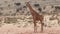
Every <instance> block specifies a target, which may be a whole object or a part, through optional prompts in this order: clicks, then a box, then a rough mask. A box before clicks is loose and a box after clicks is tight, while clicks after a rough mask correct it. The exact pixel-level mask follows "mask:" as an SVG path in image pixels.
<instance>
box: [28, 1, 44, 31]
mask: <svg viewBox="0 0 60 34" xmlns="http://www.w3.org/2000/svg"><path fill="white" fill-rule="evenodd" d="M27 6H28V8H29V9H30V12H31V15H32V17H33V21H34V22H33V23H34V32H37V24H36V21H40V22H41V32H42V31H43V23H42V21H43V19H44V18H43V15H39V14H38V13H37V12H36V11H35V10H33V8H32V7H31V5H30V4H29V2H27Z"/></svg>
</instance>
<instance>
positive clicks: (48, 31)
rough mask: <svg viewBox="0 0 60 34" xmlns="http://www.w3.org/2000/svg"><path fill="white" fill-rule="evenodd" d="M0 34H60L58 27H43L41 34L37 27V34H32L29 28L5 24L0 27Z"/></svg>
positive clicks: (31, 29)
mask: <svg viewBox="0 0 60 34" xmlns="http://www.w3.org/2000/svg"><path fill="white" fill-rule="evenodd" d="M0 34H60V27H50V28H49V27H44V31H43V33H41V32H40V28H39V27H38V31H37V33H34V32H33V28H31V26H30V27H16V26H14V25H12V24H6V25H3V26H2V27H0Z"/></svg>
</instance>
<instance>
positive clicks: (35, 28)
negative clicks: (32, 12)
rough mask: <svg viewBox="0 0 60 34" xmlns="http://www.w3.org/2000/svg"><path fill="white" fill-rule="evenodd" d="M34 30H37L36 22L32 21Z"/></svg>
mask: <svg viewBox="0 0 60 34" xmlns="http://www.w3.org/2000/svg"><path fill="white" fill-rule="evenodd" d="M34 32H35V33H36V32H37V24H36V21H34Z"/></svg>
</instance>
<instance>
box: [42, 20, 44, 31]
mask: <svg viewBox="0 0 60 34" xmlns="http://www.w3.org/2000/svg"><path fill="white" fill-rule="evenodd" d="M43 25H44V23H42V21H41V32H43Z"/></svg>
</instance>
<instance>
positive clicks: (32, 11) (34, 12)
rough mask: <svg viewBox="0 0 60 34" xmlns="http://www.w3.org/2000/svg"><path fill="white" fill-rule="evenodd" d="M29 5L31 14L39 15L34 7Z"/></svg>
mask: <svg viewBox="0 0 60 34" xmlns="http://www.w3.org/2000/svg"><path fill="white" fill-rule="evenodd" d="M27 4H28V8H29V9H30V12H31V14H32V15H34V14H36V15H37V14H38V13H37V12H36V11H35V10H34V9H33V8H32V7H31V5H30V4H29V3H27Z"/></svg>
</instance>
